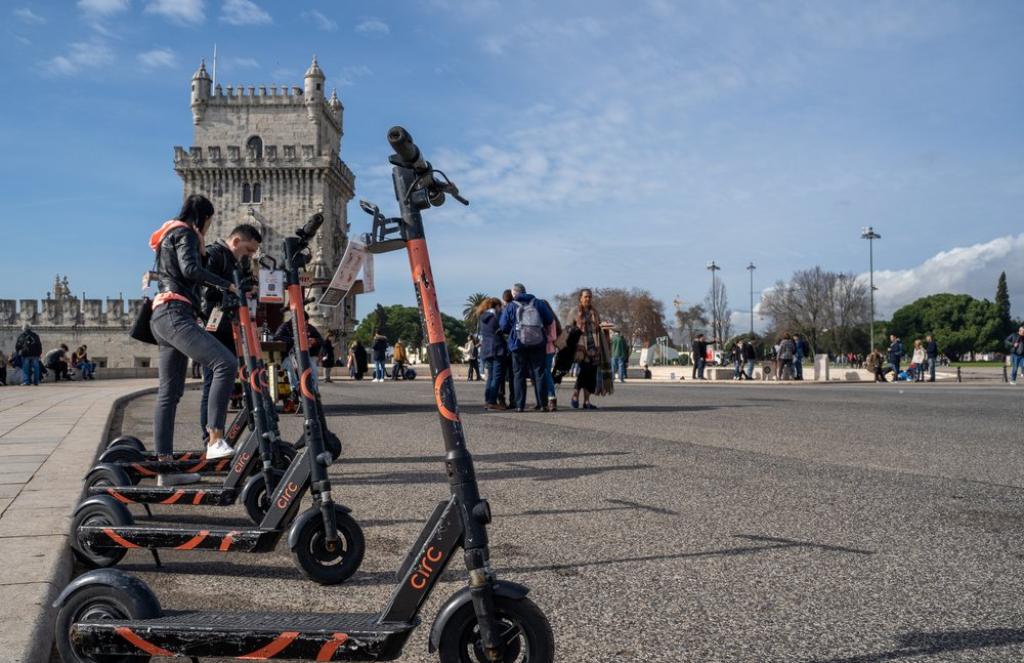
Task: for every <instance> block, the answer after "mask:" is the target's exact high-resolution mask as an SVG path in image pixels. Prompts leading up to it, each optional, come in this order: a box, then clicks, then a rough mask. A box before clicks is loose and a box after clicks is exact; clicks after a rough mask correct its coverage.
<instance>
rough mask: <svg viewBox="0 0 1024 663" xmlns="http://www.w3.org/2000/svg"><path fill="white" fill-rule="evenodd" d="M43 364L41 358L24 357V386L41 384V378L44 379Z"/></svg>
mask: <svg viewBox="0 0 1024 663" xmlns="http://www.w3.org/2000/svg"><path fill="white" fill-rule="evenodd" d="M42 373H43V364H42V362H40V361H39V357H22V358H21V376H22V377H21V383H22V384H29V382H31V383H32V384H39V378H41V377H42Z"/></svg>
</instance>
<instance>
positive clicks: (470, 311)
mask: <svg viewBox="0 0 1024 663" xmlns="http://www.w3.org/2000/svg"><path fill="white" fill-rule="evenodd" d="M485 299H487V295H485V294H484V293H482V292H475V293H473V294H472V295H470V296H469V297H467V298H466V305H465V306H464V307H463V308H462V319H463V320H465V321H466V329H468V330H469V332H470V333H471V334H475V333H476V325H477V316H476V307H477V306H480V302H482V301H483V300H485Z"/></svg>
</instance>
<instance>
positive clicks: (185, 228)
mask: <svg viewBox="0 0 1024 663" xmlns="http://www.w3.org/2000/svg"><path fill="white" fill-rule="evenodd" d="M213 214H214V209H213V203H211V202H210V201H209V199H208V198H206V197H205V196H203V195H200V194H192V195H190V196H189V197H188V198H186V199H185V202H184V204H183V205H182V208H181V211H180V212H179V213H178V216H177V217H176V218H174V219H171V220H170V221H167V222H166V223H164V224H163V225H162V226H161V227H160V228H158V229H157V230H156V231H155V232H154V233H153V234H152V235H150V238H149V247H150V248H151V249H152V250H153V252H154V253H156V264H155V269H154V271H155V272H156V275H155V276H156V278H157V281H158V286H157V289H158V291H159V292H158V293H157V295H156V297H154V298H153V304H152V306H153V314H152V317H151V319H150V329H151V330H152V332H153V337H154V338H155V339H156V342H157V345H158V346H159V348H160V350H159V352H160V359H159V380H160V387H159V390H158V392H157V398H156V412H155V413H154V415H153V444H154V447H155V448H156V453H157V457H158V458H159V459H160V460H170V459H171V452H172V450H173V449H174V420H175V417H176V415H177V412H178V402H179V401H180V400H181V396H182V394H184V393H185V375H186V372H187V371H188V360H189V359H192V361H194V362H197V363H199V364H202V365H203V366H205V367H206V368H207V369H209V370H211V371H212V372H213V383H212V385H211V387H210V401H209V404H208V411H207V417H208V419H207V420H208V422H209V426H208V428H207V432H208V433H209V440H208V441H207V444H206V458H207V459H208V460H215V459H217V458H227V457H229V456H232V455H234V453H235V450H234V449H233V448H232V447H231V445H229V444H228V443H227V442H225V441H224V424H225V420H226V419H227V411H228V400H229V399H230V398H231V391H232V387H233V386H234V382H235V374H236V373H237V371H238V359H237V357H235V352H234V350H229V349H228V348H226V347H224V345H223V344H222V343H221V342H220V341H218V340H217V339H216V338H215V337H214V336H213V335H212V334H211V333H210V332H208V331H206V329H205V328H204V327H203V326H202V325H200V324H198V323H197V322H196V321H197V319H198V318H199V317H200V316H201V315H202V305H201V302H200V297H199V288H200V287H201V286H213V287H217V288H222V289H225V290H228V291H229V292H232V293H234V294H237V292H238V291H237V289H236V288H235V285H234V284H233V283H231V282H230V281H228V280H227V279H224V278H222V277H220V276H217V275H216V274H214V273H213V272H211V271H209V270H208V269H206V268H205V267H204V266H203V256H204V254H205V253H206V246H205V242H204V241H203V235H204V233H205V232H206V230H207V228H208V227H209V226H210V221H211V220H212V219H213ZM150 276H151V275H147V280H148V279H149V278H150ZM198 480H199V475H198V474H194V473H183V474H159V475H158V476H157V483H158V485H160V486H174V485H179V484H185V483H195V482H196V481H198Z"/></svg>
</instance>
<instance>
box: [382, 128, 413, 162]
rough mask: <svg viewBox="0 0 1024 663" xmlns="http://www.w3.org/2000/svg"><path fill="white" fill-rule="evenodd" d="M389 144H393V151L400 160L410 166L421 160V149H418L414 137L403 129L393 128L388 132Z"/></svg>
mask: <svg viewBox="0 0 1024 663" xmlns="http://www.w3.org/2000/svg"><path fill="white" fill-rule="evenodd" d="M388 142H389V143H391V149H393V150H394V151H395V154H397V155H398V158H399V159H401V160H402V161H404V162H406V163H407V164H409V165H410V166H411V165H413V164H415V163H416V162H418V161H419V160H420V159H421V156H420V148H418V147H416V143H414V142H413V140H412V136H410V135H409V132H408V131H406V130H405V129H404V128H403V127H391V129H390V130H389V131H388Z"/></svg>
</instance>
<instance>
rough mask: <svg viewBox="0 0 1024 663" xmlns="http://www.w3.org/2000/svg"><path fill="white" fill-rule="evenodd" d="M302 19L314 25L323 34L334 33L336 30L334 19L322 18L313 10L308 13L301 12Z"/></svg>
mask: <svg viewBox="0 0 1024 663" xmlns="http://www.w3.org/2000/svg"><path fill="white" fill-rule="evenodd" d="M301 15H302V18H304V19H305V20H307V21H312V22H313V23H315V24H316V27H317V28H318V29H320V30H323V31H324V32H334V31H335V30H337V29H338V22H337V21H335V20H334V19H331V18H328V17H327V16H324V15H323V14H322V13H320V12H318V11H317V10H315V9H311V10H310V11H308V12H302V14H301Z"/></svg>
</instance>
